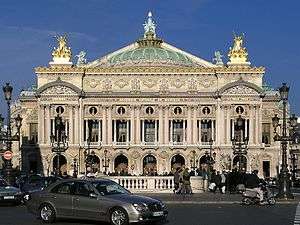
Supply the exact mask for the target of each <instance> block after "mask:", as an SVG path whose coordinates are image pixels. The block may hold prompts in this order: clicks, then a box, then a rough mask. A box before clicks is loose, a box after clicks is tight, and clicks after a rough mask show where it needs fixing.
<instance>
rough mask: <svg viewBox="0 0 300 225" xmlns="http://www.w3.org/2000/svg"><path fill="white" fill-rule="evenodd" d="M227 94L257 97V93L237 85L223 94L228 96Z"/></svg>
mask: <svg viewBox="0 0 300 225" xmlns="http://www.w3.org/2000/svg"><path fill="white" fill-rule="evenodd" d="M228 94H229V95H255V94H256V95H257V94H258V93H257V92H256V91H255V90H254V89H252V88H249V87H245V86H242V85H238V86H235V87H232V88H230V89H228V90H226V91H225V92H224V95H228Z"/></svg>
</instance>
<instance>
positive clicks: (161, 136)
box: [158, 106, 164, 145]
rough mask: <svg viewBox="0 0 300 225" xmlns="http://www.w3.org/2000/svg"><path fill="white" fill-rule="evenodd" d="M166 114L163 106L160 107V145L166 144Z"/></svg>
mask: <svg viewBox="0 0 300 225" xmlns="http://www.w3.org/2000/svg"><path fill="white" fill-rule="evenodd" d="M163 123H164V112H163V106H159V121H158V133H159V138H158V140H159V144H160V145H162V144H164V124H163Z"/></svg>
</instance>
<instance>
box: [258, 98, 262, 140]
mask: <svg viewBox="0 0 300 225" xmlns="http://www.w3.org/2000/svg"><path fill="white" fill-rule="evenodd" d="M261 143H262V99H261V103H260V105H259V108H258V144H261Z"/></svg>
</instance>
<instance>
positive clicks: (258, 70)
mask: <svg viewBox="0 0 300 225" xmlns="http://www.w3.org/2000/svg"><path fill="white" fill-rule="evenodd" d="M35 72H36V73H37V74H43V73H47V74H49V73H75V74H83V73H85V74H87V75H88V74H106V73H107V74H119V73H122V74H124V73H154V74H155V73H172V74H176V73H202V74H226V73H228V74H232V73H238V74H263V73H264V72H265V68H264V67H250V66H229V67H226V66H222V67H214V68H206V67H180V66H174V67H166V66H160V67H157V66H155V67H154V66H153V67H143V66H140V67H138V66H133V67H93V68H87V67H77V66H72V67H67V66H62V67H36V68H35Z"/></svg>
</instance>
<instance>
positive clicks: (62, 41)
mask: <svg viewBox="0 0 300 225" xmlns="http://www.w3.org/2000/svg"><path fill="white" fill-rule="evenodd" d="M55 38H56V40H57V43H58V47H57V48H56V47H54V50H53V52H52V56H53V57H54V58H68V59H70V58H71V55H72V52H71V48H70V47H67V37H66V36H55Z"/></svg>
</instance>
